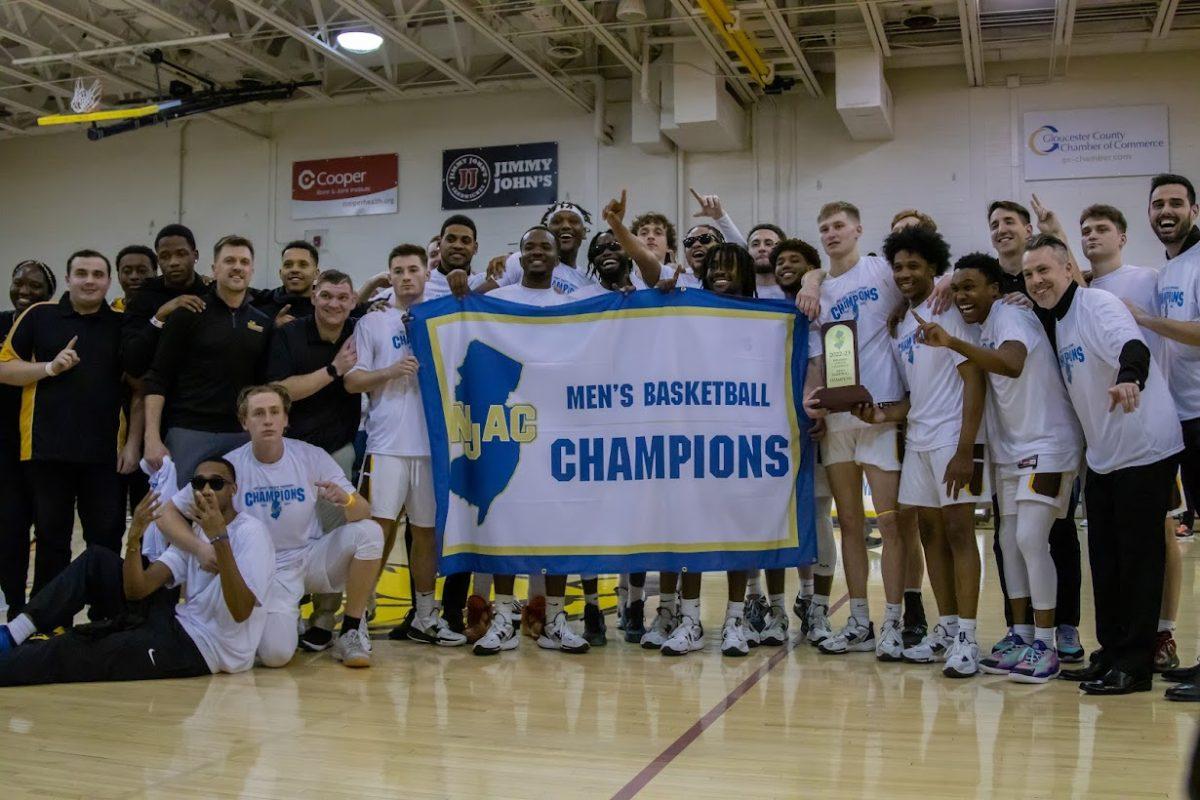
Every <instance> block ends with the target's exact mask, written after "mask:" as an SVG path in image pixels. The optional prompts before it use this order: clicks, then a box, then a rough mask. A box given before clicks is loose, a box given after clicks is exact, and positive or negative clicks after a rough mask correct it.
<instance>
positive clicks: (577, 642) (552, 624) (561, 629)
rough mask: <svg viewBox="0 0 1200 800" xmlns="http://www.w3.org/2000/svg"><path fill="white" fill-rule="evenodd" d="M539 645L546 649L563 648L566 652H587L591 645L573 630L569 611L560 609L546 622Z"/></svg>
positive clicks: (538, 641)
mask: <svg viewBox="0 0 1200 800" xmlns="http://www.w3.org/2000/svg"><path fill="white" fill-rule="evenodd" d="M537 645H538V647H541V648H544V649H546V650H561V651H563V652H564V653H586V652H587V651H588V649H589V648H590V647H591V645H589V644H588V643H587V641H586V640H585V639H584V638H583V637H582V636H580V635H579V634H577V633H576V632H575V631H573V630H571V626H570V625H568V624H567V612H565V611H560V612H558V613H557V614H555V615H554V619H552V620H551V621H549V622H547V623H546V627H544V628H543V629H542V635H541V636H539V637H538V640H537Z"/></svg>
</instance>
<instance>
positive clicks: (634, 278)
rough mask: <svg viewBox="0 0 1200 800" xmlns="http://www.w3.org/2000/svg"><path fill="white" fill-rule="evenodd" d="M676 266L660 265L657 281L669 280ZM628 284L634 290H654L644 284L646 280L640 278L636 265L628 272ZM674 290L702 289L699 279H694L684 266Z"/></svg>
mask: <svg viewBox="0 0 1200 800" xmlns="http://www.w3.org/2000/svg"><path fill="white" fill-rule="evenodd" d="M676 266H678V265H677V264H663V265H662V274H660V275H659V276H658V279H659V280H660V281H661V280H666V279H667V278H670V277H671V276H672V275H674V274H675V267H676ZM629 282H630V283H632V284H633V288H635V289H653V288H654V287H653V286H651V285H649V284H648V283H646V279H645V278H643V277H642V271H641V270H640V269H639V268H638V265H637V264H636V263H635V264H634V265H633V269H632V270H630V272H629ZM675 288H676V289H701V288H703V287H702V286H701V284H700V279H699V278H697V277H696V273H694V272H692V271H691V270H690V269H688V267H687V265H686V264H685V265H684V267H683V272H681V273H679V277H678V278H677V279H676V281H675Z"/></svg>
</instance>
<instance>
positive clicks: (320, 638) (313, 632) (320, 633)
mask: <svg viewBox="0 0 1200 800" xmlns="http://www.w3.org/2000/svg"><path fill="white" fill-rule="evenodd" d="M332 644H333V631H331V630H326V629H325V628H321V627H318V626H316V625H313V626H311V627H309V628H307V629H306V630H305V631H304V634H303V635H302V636H301V637H300V649H301V650H307V651H308V652H310V653H319V652H321V651H322V650H327V649H329V647H330V646H331V645H332Z"/></svg>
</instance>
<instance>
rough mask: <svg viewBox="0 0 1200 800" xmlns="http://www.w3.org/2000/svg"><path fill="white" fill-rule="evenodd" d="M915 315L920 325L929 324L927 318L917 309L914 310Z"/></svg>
mask: <svg viewBox="0 0 1200 800" xmlns="http://www.w3.org/2000/svg"><path fill="white" fill-rule="evenodd" d="M913 316H914V317H916V320H917V324H918V325H922V326H924V325H928V324H929V323H928V322H926V321H925V320H923V319H921V315H920V314H918V313H917V312H916V311H914V312H913Z"/></svg>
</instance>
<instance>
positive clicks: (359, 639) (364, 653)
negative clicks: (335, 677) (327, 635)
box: [333, 626, 371, 667]
mask: <svg viewBox="0 0 1200 800" xmlns="http://www.w3.org/2000/svg"><path fill="white" fill-rule="evenodd" d="M333 657H334V658H336V659H337V660H338V661H340V662H342V663H343V664H345V665H346V666H347V667H369V666H371V640H370V639H368V638H367V634H366V632H365V631H364V630H363V627H362V626H360V627H358V628H354V629H352V630H348V631H346V632H345V633H343V634H342V635H341V636H339V637H338V638H337V641H335V642H334V643H333Z"/></svg>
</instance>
